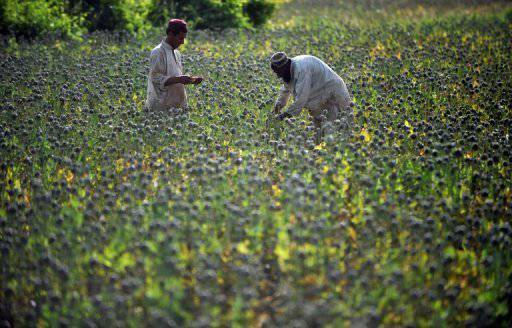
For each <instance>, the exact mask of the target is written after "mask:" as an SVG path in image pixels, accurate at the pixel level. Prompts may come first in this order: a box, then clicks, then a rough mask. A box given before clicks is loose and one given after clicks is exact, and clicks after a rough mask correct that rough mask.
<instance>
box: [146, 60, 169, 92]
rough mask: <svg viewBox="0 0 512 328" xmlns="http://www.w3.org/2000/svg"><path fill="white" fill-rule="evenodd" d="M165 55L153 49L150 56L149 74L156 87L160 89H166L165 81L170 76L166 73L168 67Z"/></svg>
mask: <svg viewBox="0 0 512 328" xmlns="http://www.w3.org/2000/svg"><path fill="white" fill-rule="evenodd" d="M164 55H165V54H164ZM164 55H162V53H160V52H158V51H153V52H151V56H150V58H149V60H150V69H149V76H150V78H151V82H152V83H153V85H154V87H155V88H156V89H158V90H160V91H165V81H167V79H168V78H169V76H167V75H166V73H167V67H166V61H165V59H164V58H163V56H164Z"/></svg>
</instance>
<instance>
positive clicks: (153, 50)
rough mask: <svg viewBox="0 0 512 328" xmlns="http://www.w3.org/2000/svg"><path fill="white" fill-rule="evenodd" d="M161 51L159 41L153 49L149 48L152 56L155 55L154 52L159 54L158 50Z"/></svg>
mask: <svg viewBox="0 0 512 328" xmlns="http://www.w3.org/2000/svg"><path fill="white" fill-rule="evenodd" d="M162 51H163V47H162V44H161V43H159V44H158V45H157V46H156V47H154V48H153V49H151V52H150V54H151V55H152V56H153V55H156V54H159V53H160V52H162Z"/></svg>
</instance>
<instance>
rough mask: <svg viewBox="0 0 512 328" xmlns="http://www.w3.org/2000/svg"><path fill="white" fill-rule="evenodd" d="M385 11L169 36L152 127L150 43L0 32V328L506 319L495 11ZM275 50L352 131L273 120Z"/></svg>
mask: <svg viewBox="0 0 512 328" xmlns="http://www.w3.org/2000/svg"><path fill="white" fill-rule="evenodd" d="M396 3H397V4H396V5H388V2H387V1H370V0H365V1H346V2H338V1H329V0H321V1H307V0H301V1H290V2H287V3H285V4H283V5H282V6H281V7H280V9H279V12H278V13H277V14H276V16H275V17H273V19H272V22H271V23H270V24H269V25H267V26H266V27H264V28H260V29H256V30H225V31H222V32H209V31H195V30H191V31H190V32H189V34H188V37H187V41H186V44H185V45H183V46H182V47H181V48H180V51H181V53H182V56H183V66H184V70H185V73H188V74H191V75H200V76H204V77H205V80H204V81H203V83H202V84H200V85H198V86H192V87H187V92H188V99H189V109H188V110H177V111H175V112H173V113H150V112H147V111H145V110H144V109H143V104H144V100H145V97H146V81H147V80H146V79H147V73H148V60H149V51H150V50H151V49H152V48H153V47H154V46H156V45H157V44H158V43H159V42H160V41H161V39H162V37H163V33H162V31H155V32H154V33H153V34H150V35H147V36H144V37H140V36H138V37H133V36H127V35H125V34H123V33H117V32H116V33H93V34H91V35H89V36H87V37H85V38H84V39H83V40H58V39H41V40H37V41H32V42H26V41H18V42H14V41H12V40H11V41H9V42H7V41H5V42H4V47H3V49H2V50H0V99H1V102H0V165H1V167H0V252H1V255H0V317H1V320H0V326H2V327H4V326H5V327H10V326H15V327H16V326H40V327H47V326H50V327H54V326H91V327H95V326H99V327H113V326H130V327H132V326H133V327H140V326H151V327H161V326H163V327H166V326H169V327H210V326H214V327H218V326H236V327H247V326H256V327H275V326H278V327H287V326H292V327H317V326H327V327H350V326H359V327H366V326H368V327H373V326H385V327H392V326H393V327H396V326H420V327H427V326H435V327H444V326H464V325H470V326H498V327H500V326H501V327H507V326H508V327H509V326H510V325H511V323H512V302H511V299H512V247H511V246H512V245H511V241H512V227H511V222H510V219H511V217H512V207H511V205H512V171H511V160H512V155H511V152H512V147H511V146H512V140H511V135H510V133H511V126H512V41H511V40H512V32H511V31H512V9H511V8H512V6H511V5H510V3H508V2H500V1H496V2H493V1H446V3H444V4H443V3H442V2H440V1H433V2H431V3H432V4H430V5H424V4H423V5H422V3H423V2H421V1H415V0H402V1H397V2H396ZM440 3H441V4H440ZM275 51H285V52H286V53H287V54H288V55H290V56H296V55H300V54H311V55H315V56H317V57H319V58H320V59H322V60H323V61H324V62H326V63H327V64H328V65H329V66H331V67H332V68H333V69H334V70H335V71H336V72H337V73H338V74H339V75H340V76H341V77H342V78H343V79H344V81H345V82H346V84H347V87H348V89H349V91H350V93H351V94H352V96H353V109H354V126H353V128H352V129H351V131H350V132H348V133H347V132H346V131H345V130H344V129H343V127H342V122H336V124H335V125H337V129H336V132H335V133H334V134H332V135H328V136H326V137H325V138H324V139H323V140H322V142H321V143H316V142H315V138H314V136H315V133H314V129H313V126H312V124H311V122H310V119H309V118H308V116H307V111H303V113H302V114H301V115H299V116H296V117H293V118H289V119H286V120H284V121H278V120H276V119H275V117H274V115H273V114H272V108H273V105H274V101H275V97H276V96H277V92H278V88H279V86H280V81H279V80H278V78H277V77H276V76H275V75H274V74H273V73H272V71H271V69H270V65H269V61H268V60H269V57H270V55H271V54H272V53H273V52H275Z"/></svg>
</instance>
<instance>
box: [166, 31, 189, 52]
mask: <svg viewBox="0 0 512 328" xmlns="http://www.w3.org/2000/svg"><path fill="white" fill-rule="evenodd" d="M167 36H168V39H169V44H170V45H171V46H172V47H173V48H174V49H176V48H178V47H179V46H181V45H182V44H183V43H185V38H186V37H187V32H179V33H178V34H177V35H174V34H173V33H172V32H169V34H168V35H167Z"/></svg>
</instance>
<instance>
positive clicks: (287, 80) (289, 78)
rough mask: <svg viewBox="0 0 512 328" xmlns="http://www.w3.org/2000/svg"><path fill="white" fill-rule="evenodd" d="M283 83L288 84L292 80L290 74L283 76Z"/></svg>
mask: <svg viewBox="0 0 512 328" xmlns="http://www.w3.org/2000/svg"><path fill="white" fill-rule="evenodd" d="M282 78H283V81H284V82H285V83H290V81H291V80H292V75H291V74H286V75H283V77H282Z"/></svg>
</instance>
